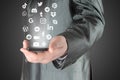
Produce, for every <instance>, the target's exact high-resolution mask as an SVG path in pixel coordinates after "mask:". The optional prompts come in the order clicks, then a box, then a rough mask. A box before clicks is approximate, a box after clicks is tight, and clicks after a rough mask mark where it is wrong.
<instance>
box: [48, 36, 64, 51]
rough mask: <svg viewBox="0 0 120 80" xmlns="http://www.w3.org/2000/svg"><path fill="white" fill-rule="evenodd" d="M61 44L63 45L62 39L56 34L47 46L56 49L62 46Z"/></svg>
mask: <svg viewBox="0 0 120 80" xmlns="http://www.w3.org/2000/svg"><path fill="white" fill-rule="evenodd" d="M63 46H64V42H63V39H62V38H61V37H60V36H57V37H54V38H53V39H52V40H51V41H50V45H49V48H53V49H57V48H62V47H63Z"/></svg>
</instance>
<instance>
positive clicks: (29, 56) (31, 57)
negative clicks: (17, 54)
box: [20, 48, 44, 63]
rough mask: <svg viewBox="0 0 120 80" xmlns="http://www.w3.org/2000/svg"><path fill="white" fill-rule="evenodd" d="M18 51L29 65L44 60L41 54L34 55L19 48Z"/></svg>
mask: <svg viewBox="0 0 120 80" xmlns="http://www.w3.org/2000/svg"><path fill="white" fill-rule="evenodd" d="M20 51H21V52H22V53H23V54H24V55H25V57H26V59H27V61H29V62H31V63H42V61H43V60H44V54H43V53H42V52H39V53H38V54H36V53H34V52H31V51H28V50H26V49H24V48H21V49H20Z"/></svg>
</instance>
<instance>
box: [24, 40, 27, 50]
mask: <svg viewBox="0 0 120 80" xmlns="http://www.w3.org/2000/svg"><path fill="white" fill-rule="evenodd" d="M23 48H25V49H26V48H28V41H27V40H24V41H23Z"/></svg>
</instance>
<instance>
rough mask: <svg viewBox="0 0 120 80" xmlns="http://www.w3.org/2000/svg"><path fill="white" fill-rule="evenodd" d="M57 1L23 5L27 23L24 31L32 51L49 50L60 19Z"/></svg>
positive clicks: (23, 14)
mask: <svg viewBox="0 0 120 80" xmlns="http://www.w3.org/2000/svg"><path fill="white" fill-rule="evenodd" d="M57 7H58V4H57V3H52V5H51V6H49V7H48V6H46V4H45V3H44V2H42V1H41V2H35V3H34V4H32V5H31V4H29V3H24V4H23V5H22V8H23V12H22V16H23V17H24V22H25V25H24V26H23V31H24V33H25V35H24V36H25V39H26V40H28V41H29V46H28V49H29V50H30V51H44V50H48V47H49V43H50V40H51V39H52V38H53V37H54V36H55V35H56V34H54V30H55V28H56V27H57V24H58V20H57V19H56V18H55V17H56V16H57V12H56V9H57Z"/></svg>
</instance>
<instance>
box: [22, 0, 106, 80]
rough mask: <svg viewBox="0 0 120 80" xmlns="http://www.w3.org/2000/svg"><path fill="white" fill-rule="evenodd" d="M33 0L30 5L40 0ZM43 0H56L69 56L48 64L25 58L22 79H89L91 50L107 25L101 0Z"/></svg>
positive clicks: (52, 0) (60, 25) (61, 29)
mask: <svg viewBox="0 0 120 80" xmlns="http://www.w3.org/2000/svg"><path fill="white" fill-rule="evenodd" d="M32 1H33V2H29V3H31V4H30V6H31V5H33V4H34V3H35V2H36V1H39V0H32ZM43 1H45V3H46V6H49V5H51V4H52V3H54V2H55V3H57V4H58V5H59V6H58V9H57V10H56V12H57V17H56V19H57V20H58V21H59V22H60V24H59V25H58V26H59V27H60V28H59V29H58V30H57V31H56V32H57V33H59V35H62V36H64V37H65V38H66V41H67V44H68V49H67V51H66V53H67V57H66V58H65V59H64V60H58V59H57V60H54V61H53V62H51V63H48V64H32V63H29V62H27V61H25V60H23V69H22V76H21V80H90V57H89V55H90V53H88V51H89V49H90V48H91V46H92V45H93V44H94V43H95V42H96V41H97V40H98V39H99V38H100V37H101V36H102V33H103V30H104V25H105V21H104V16H103V5H102V1H101V0H43ZM30 6H29V7H30ZM28 17H30V16H28ZM48 17H49V16H48ZM61 31H62V32H61ZM56 32H55V33H56Z"/></svg>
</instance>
